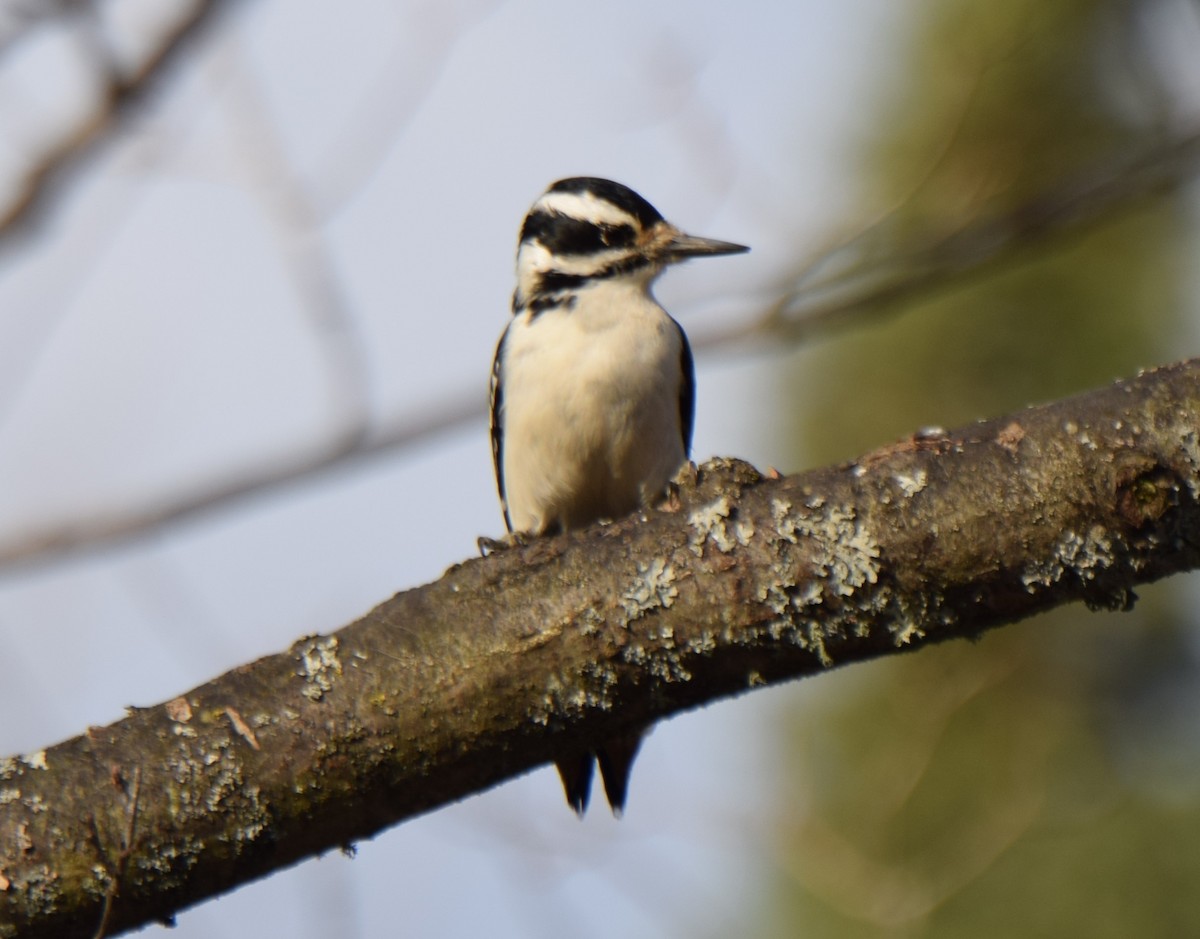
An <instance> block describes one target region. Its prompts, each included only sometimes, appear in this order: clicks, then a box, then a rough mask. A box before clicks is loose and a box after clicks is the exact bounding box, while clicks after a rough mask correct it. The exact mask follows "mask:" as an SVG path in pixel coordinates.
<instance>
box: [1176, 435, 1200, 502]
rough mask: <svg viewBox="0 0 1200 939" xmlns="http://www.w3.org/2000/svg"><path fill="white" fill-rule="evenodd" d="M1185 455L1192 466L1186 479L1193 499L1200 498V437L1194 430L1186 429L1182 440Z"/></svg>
mask: <svg viewBox="0 0 1200 939" xmlns="http://www.w3.org/2000/svg"><path fill="white" fill-rule="evenodd" d="M1180 445H1181V446H1182V448H1183V455H1184V457H1185V458H1186V459H1187V461H1188V463H1190V464H1191V466H1192V471H1191V472H1190V473H1189V474H1188V476H1187V479H1186V480H1185V482H1186V484H1187V487H1188V492H1190V493H1191V495H1192V498H1193V499H1200V437H1198V436H1197V434H1196V432H1195V431H1194V430H1189V431H1186V432H1185V433H1184V435H1183V438H1182V439H1181V440H1180Z"/></svg>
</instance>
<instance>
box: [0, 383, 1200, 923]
mask: <svg viewBox="0 0 1200 939" xmlns="http://www.w3.org/2000/svg"><path fill="white" fill-rule="evenodd" d="M1198 413H1200V360H1193V361H1190V362H1185V363H1182V364H1179V365H1175V366H1169V367H1165V368H1162V369H1159V370H1157V371H1154V372H1151V373H1148V374H1145V375H1142V376H1139V377H1137V378H1134V379H1131V380H1129V381H1125V382H1121V383H1118V384H1116V385H1114V386H1112V387H1110V388H1106V389H1103V390H1099V391H1095V392H1092V393H1090V394H1087V395H1081V396H1079V397H1076V398H1073V399H1069V400H1067V401H1063V402H1060V403H1057V404H1053V405H1048V406H1045V407H1040V408H1033V409H1029V410H1026V411H1023V412H1020V413H1017V414H1014V415H1012V416H1009V417H1005V418H1001V419H998V420H993V421H989V422H985V423H979V424H975V425H972V426H969V427H966V428H964V429H961V430H959V431H957V432H955V433H949V434H932V435H931V434H926V435H923V436H918V437H914V438H911V439H908V440H904V441H901V442H899V443H897V444H895V445H892V446H889V447H886V448H884V449H881V450H878V451H876V452H874V453H870V454H867V455H866V456H864V457H863V458H861V459H860V460H858V461H856V462H854V463H851V464H846V465H842V466H835V467H829V468H826V469H820V470H814V471H812V472H808V473H804V474H801V475H798V476H792V477H785V478H763V477H761V476H760V475H759V474H758V473H757V472H755V471H754V469H753V468H752V467H750V466H748V465H747V464H744V463H740V462H736V461H726V460H715V461H712V462H710V463H708V464H705V465H704V466H702V467H700V468H699V469H698V470H696V471H694V472H691V473H689V474H687V476H688V478H685V479H683V480H682V482H681V486H680V499H679V500H678V501H679V504H678V505H676V506H674V507H673V509H674V510H673V511H667V510H664V511H654V512H649V513H647V514H646V517H645V518H643V519H639V518H629V519H625V520H623V521H620V522H617V523H615V524H613V525H609V526H605V527H595V528H592V529H589V530H587V531H585V532H581V533H574V534H568V535H565V536H562V537H558V538H553V539H540V540H537V541H535V542H533V543H532V544H530V545H528V546H526V547H521V548H513V549H510V550H505V551H502V552H500V553H499V554H498V555H495V556H492V557H488V558H482V559H476V560H471V561H468V562H466V563H464V564H461V565H458V566H456V567H454V568H452V569H451V570H449V571H447V572H446V574H445V575H444V576H443V577H442V578H441V579H440V580H439V581H437V582H436V583H432V584H428V585H426V586H424V587H419V588H416V589H413V590H409V591H406V592H405V593H401V594H398V595H397V596H395V597H393V598H392V599H391V600H388V601H386V602H385V603H383V604H381V605H380V606H378V607H377V608H376V609H374V610H373V611H371V612H370V613H368V614H367V615H366V616H364V617H363V618H362V619H360V620H359V621H357V622H355V623H353V624H351V625H349V626H347V627H345V628H344V629H342V630H339V631H338V632H336V633H334V634H332V635H329V636H312V637H308V638H305V639H302V640H300V641H299V642H297V643H296V644H295V645H294V646H292V648H291V649H289V650H288V651H287V652H284V653H281V654H279V655H275V656H270V657H267V658H264V659H260V660H259V661H257V662H254V663H252V664H249V665H246V666H243V667H241V668H238V669H235V670H234V671H232V672H229V673H228V674H226V675H223V676H221V677H220V678H218V679H216V680H214V681H212V682H210V683H208V684H206V685H203V686H201V687H199V688H196V689H194V690H193V691H190V692H188V693H187V694H185V695H182V696H180V697H179V698H176V699H175V700H173V701H170V702H168V703H167V704H165V705H161V706H158V707H152V708H146V709H137V710H134V711H133V712H132V713H130V715H129V716H128V717H126V718H125V719H124V720H122V721H120V722H118V723H116V724H113V725H111V726H109V727H104V728H92V729H89V730H88V732H87V733H85V734H83V735H82V736H79V737H76V738H74V739H72V740H69V741H67V742H65V743H62V744H59V745H58V746H55V747H51V748H49V749H47V750H44V751H40V752H38V753H35V754H31V755H25V756H22V757H15V758H11V759H8V760H0V936H3V937H10V936H55V937H74V936H89V935H92V934H93V933H94V932H95V931H96V928H97V924H99V923H100V922H101V920H102V917H103V918H104V920H105V921H106V923H107V925H108V926H109V927H110V928H111V929H114V930H120V929H129V928H133V927H135V926H138V925H141V924H144V923H146V922H149V921H151V920H153V919H162V918H169V917H170V916H171V915H172V914H174V913H175V912H176V911H177V910H179V909H182V908H183V907H185V906H188V905H190V904H193V903H196V902H198V901H200V900H202V899H204V898H206V897H209V896H212V895H214V894H216V893H220V892H222V891H224V890H228V889H230V888H231V887H233V886H235V885H238V884H240V883H244V882H246V881H248V880H250V879H253V878H255V877H260V876H263V875H265V874H267V873H269V872H271V871H273V870H276V869H278V868H280V867H284V866H286V865H289V864H292V863H295V862H296V861H299V860H301V859H302V858H305V857H307V856H309V855H312V854H315V853H317V852H320V851H324V850H328V849H329V848H331V847H335V846H338V845H345V844H348V843H350V842H352V841H353V840H355V839H358V838H363V837H367V836H370V835H372V834H374V833H376V832H378V831H380V830H381V829H383V828H385V827H387V826H389V825H393V824H395V823H396V822H398V821H401V820H403V819H406V818H409V817H411V816H413V815H416V814H419V813H422V812H426V811H429V810H431V809H434V808H436V807H438V806H441V805H444V804H446V803H448V802H452V801H454V800H457V799H461V798H463V797H464V796H467V795H469V794H472V793H475V792H480V791H482V790H484V789H486V788H488V787H490V786H493V785H496V784H498V783H500V782H503V781H504V780H506V779H509V778H511V777H513V776H515V775H517V774H520V773H523V772H526V771H528V770H530V769H532V768H533V767H535V766H538V765H540V764H542V763H546V762H547V761H549V760H551V759H552V758H554V757H555V756H556V755H561V754H563V753H564V752H566V751H570V750H571V749H572V748H579V747H582V746H584V745H585V742H586V741H590V740H596V739H603V738H607V737H611V736H613V735H615V734H617V733H619V732H621V731H626V730H629V729H630V728H637V727H642V726H645V725H647V724H650V723H653V722H654V721H657V720H661V719H663V718H665V717H668V716H670V715H672V714H674V713H677V712H678V711H681V710H684V709H687V708H692V707H695V706H697V705H699V704H703V703H706V702H709V701H713V700H715V699H717V698H720V697H723V696H728V695H733V694H738V693H740V692H742V691H745V690H746V689H748V688H753V687H756V686H759V685H765V684H771V683H774V682H780V681H785V680H788V679H792V678H796V677H799V676H803V675H809V674H813V673H816V672H820V671H823V670H825V669H828V668H831V667H833V666H835V665H841V664H845V663H849V662H854V661H859V660H863V659H869V658H873V657H876V656H881V655H888V654H894V653H897V652H901V651H907V650H911V649H915V648H918V647H920V646H922V645H924V644H926V643H932V642H940V641H943V640H946V639H950V638H954V637H960V636H976V635H978V634H979V633H981V632H982V631H984V630H986V629H988V628H991V627H994V626H998V625H1000V624H1003V623H1007V622H1012V621H1014V620H1018V619H1021V618H1024V617H1027V616H1030V615H1032V614H1034V613H1037V612H1040V611H1043V610H1047V609H1050V608H1051V607H1054V606H1058V605H1060V604H1063V603H1067V602H1071V601H1075V600H1083V601H1084V602H1086V603H1088V604H1089V605H1090V606H1093V607H1100V608H1109V609H1114V608H1115V609H1120V608H1127V607H1128V606H1129V605H1130V604H1131V603H1132V601H1133V598H1134V595H1133V587H1134V586H1135V585H1136V584H1138V583H1144V582H1147V581H1150V580H1154V579H1157V578H1160V577H1163V576H1165V575H1167V574H1171V573H1175V572H1178V571H1183V570H1188V569H1191V568H1194V567H1196V566H1198V565H1200V543H1198V542H1197V540H1196V535H1195V533H1196V532H1198V531H1200V440H1198V431H1197V426H1196V418H1195V415H1196V414H1198ZM548 810H549V809H548Z"/></svg>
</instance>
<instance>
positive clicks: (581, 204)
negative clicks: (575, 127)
mask: <svg viewBox="0 0 1200 939" xmlns="http://www.w3.org/2000/svg"><path fill="white" fill-rule="evenodd" d="M747 250H749V249H748V248H746V247H745V246H744V245H738V244H732V243H731V242H728V241H717V240H715V239H712V238H697V237H695V236H694V235H687V234H685V233H684V232H682V231H680V230H679V229H678V228H676V227H675V226H674V225H672V224H671V223H670V222H668V221H667V220H666V219H664V218H663V217H662V215H661V214H660V213H659V211H658V210H657V209H656V208H654V206H652V205H651V204H650V203H649V202H647V201H646V200H645V199H643V198H642V197H641V196H640V195H638V194H637V193H636V192H634V191H633V190H632V189H630V188H629V187H628V186H622V185H621V184H620V183H614V182H612V181H611V180H608V179H598V178H596V177H592V176H574V177H571V178H570V179H560V180H559V181H558V182H556V183H554V185H552V186H551V187H550V188H549V189H547V190H546V192H545V193H544V194H543V195H542V197H541V198H540V199H538V200H537V202H535V203H534V204H533V206H532V208H530V210H529V214H528V215H526V216H525V223H524V224H523V225H522V226H521V240H520V244H519V246H518V248H517V292H516V295H515V297H514V299H513V307H514V309H520V308H521V307H523V306H525V305H527V304H530V303H536V302H539V301H540V302H543V303H545V304H546V305H553V304H554V303H555V302H556V301H561V300H562V299H563V298H566V297H569V296H570V295H572V294H574V293H575V292H576V291H578V290H581V289H583V288H585V287H587V286H591V285H594V284H597V283H601V282H604V281H612V280H613V279H615V278H627V279H631V280H634V281H637V282H639V283H642V284H644V285H645V286H647V287H648V286H649V285H650V283H651V282H652V281H653V280H654V278H655V277H657V276H658V275H659V274H660V273H661V272H662V270H663V268H664V267H666V266H667V265H668V264H674V263H676V262H678V261H685V260H687V259H688V258H692V257H702V256H706V255H719V254H737V253H739V252H742V251H747Z"/></svg>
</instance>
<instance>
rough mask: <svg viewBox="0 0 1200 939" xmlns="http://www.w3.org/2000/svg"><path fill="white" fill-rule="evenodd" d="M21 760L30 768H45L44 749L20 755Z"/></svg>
mask: <svg viewBox="0 0 1200 939" xmlns="http://www.w3.org/2000/svg"><path fill="white" fill-rule="evenodd" d="M21 762H22V763H24V764H25V765H26V766H28V767H29V768H30V769H46V751H45V750H38V751H37V752H36V753H27V754H25V756H23V757H21Z"/></svg>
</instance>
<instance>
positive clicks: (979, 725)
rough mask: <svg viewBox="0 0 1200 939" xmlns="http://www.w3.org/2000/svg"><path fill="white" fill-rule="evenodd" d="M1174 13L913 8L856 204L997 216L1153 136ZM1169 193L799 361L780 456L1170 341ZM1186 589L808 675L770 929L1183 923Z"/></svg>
mask: <svg viewBox="0 0 1200 939" xmlns="http://www.w3.org/2000/svg"><path fill="white" fill-rule="evenodd" d="M1165 2H1166V0H1154V2H1130V0H1058V2H1056V3H1053V4H1046V3H1039V2H1036V0H1009V2H1006V3H1003V4H1000V3H987V2H983V0H927V2H926V3H924V4H923V5H920V6H919V7H918V9H919V11H920V12H919V16H920V20H919V21H914V23H913V24H912V27H913V28H912V34H911V36H910V38H909V41H910V43H911V46H910V50H909V53H908V55H907V58H906V61H905V62H904V66H903V69H904V71H903V74H902V75H900V76H890V78H891V81H890V83H889V85H888V88H887V90H886V91H885V92H884V93H883V95H882V100H880V101H877V102H874V103H872V104H866V103H864V109H865V110H866V111H869V113H870V125H871V128H872V129H871V132H870V134H869V137H870V139H869V141H867V143H866V144H865V146H864V148H863V149H864V153H865V156H864V157H863V179H864V190H865V193H866V198H867V202H868V214H869V213H870V212H876V213H878V212H879V211H880V210H881V209H882V208H885V207H889V206H893V205H894V206H898V208H897V209H896V211H895V213H894V214H893V215H892V216H891V217H890V220H889V223H888V226H887V239H888V242H889V243H890V244H892V245H899V244H902V243H904V242H905V240H906V239H911V238H914V237H916V238H919V237H922V236H925V235H935V234H937V233H940V232H945V231H950V230H953V229H954V228H956V227H957V226H959V225H961V224H962V223H964V222H966V221H967V220H969V219H971V218H974V217H978V216H980V215H986V214H989V213H994V212H998V211H1004V210H1008V209H1011V208H1013V207H1014V206H1017V205H1020V204H1021V203H1022V202H1023V201H1025V200H1027V199H1029V198H1031V197H1034V196H1036V195H1038V194H1040V193H1045V192H1052V191H1054V188H1055V187H1056V186H1059V185H1063V184H1065V183H1066V182H1067V181H1070V180H1072V179H1074V178H1076V176H1077V174H1079V173H1081V172H1084V171H1086V170H1087V169H1088V168H1089V167H1092V166H1094V165H1096V164H1097V162H1098V161H1101V160H1103V159H1105V158H1106V157H1107V156H1110V155H1111V156H1118V155H1122V154H1127V153H1131V152H1135V151H1136V150H1137V149H1138V148H1139V147H1145V146H1148V145H1149V144H1150V143H1152V142H1153V141H1154V140H1155V139H1157V136H1158V135H1160V134H1161V133H1162V129H1163V114H1164V113H1166V112H1167V111H1169V106H1168V103H1167V102H1165V101H1164V95H1165V92H1163V91H1162V89H1160V88H1159V87H1158V85H1157V84H1156V80H1155V76H1156V75H1157V74H1159V71H1158V65H1159V63H1156V62H1154V61H1153V58H1152V56H1153V53H1152V51H1151V45H1150V44H1149V43H1147V41H1146V38H1147V33H1146V31H1145V29H1143V28H1142V27H1143V26H1144V25H1145V24H1146V23H1147V22H1149V18H1150V17H1151V16H1152V15H1153V14H1154V13H1155V10H1156V8H1158V7H1161V6H1162V4H1163V3H1165ZM1197 41H1200V28H1198V29H1197ZM1175 199H1176V197H1172V196H1170V195H1169V194H1156V195H1152V196H1149V197H1147V198H1146V199H1145V200H1144V201H1142V202H1141V203H1139V204H1137V205H1136V206H1133V207H1132V208H1127V209H1126V210H1124V211H1122V212H1121V213H1119V214H1117V215H1114V217H1112V218H1111V219H1109V220H1106V222H1105V223H1104V224H1103V225H1101V226H1099V227H1097V228H1096V229H1094V230H1092V231H1090V232H1089V233H1087V234H1086V235H1084V236H1082V237H1078V238H1073V239H1064V240H1059V241H1054V242H1049V243H1043V244H1039V245H1037V246H1035V247H1031V248H1030V249H1029V250H1028V251H1027V252H1023V253H1021V255H1020V256H1019V257H1018V258H1017V259H1016V260H1015V261H1014V262H1012V263H1009V264H1007V265H1006V266H1005V267H1004V268H1003V269H1002V270H997V271H993V272H991V273H989V274H988V275H986V276H984V277H981V278H979V279H976V280H974V281H972V282H971V283H969V284H967V285H960V286H956V287H954V288H952V289H950V290H948V291H947V292H944V293H940V294H935V295H932V296H925V297H923V298H921V299H919V300H917V301H915V302H911V303H908V304H907V305H906V306H905V308H904V309H903V310H895V311H893V312H894V313H897V314H902V315H894V316H890V317H887V318H885V319H882V320H880V319H878V318H873V319H871V320H870V322H869V324H866V325H864V328H863V329H861V330H859V331H857V332H855V333H850V334H845V335H843V336H840V337H839V338H838V339H837V340H836V341H835V342H824V343H821V344H819V345H815V346H811V347H809V348H807V349H805V350H803V351H802V352H800V353H798V354H797V356H796V367H795V369H794V370H793V376H792V378H791V379H790V382H791V387H790V388H789V399H791V400H800V401H804V402H805V407H804V408H803V409H802V410H800V411H799V413H798V416H797V418H796V419H797V422H798V423H797V424H796V426H795V427H794V432H795V434H796V437H797V440H798V445H799V452H800V453H802V454H803V457H802V458H801V459H797V460H796V461H794V465H800V464H803V465H818V464H822V463H825V462H829V461H832V460H838V459H847V458H851V457H853V456H855V455H856V454H858V453H861V452H865V451H867V450H870V449H872V448H874V447H877V446H880V445H882V444H885V443H887V442H888V441H891V440H894V439H896V438H899V437H902V436H905V435H907V434H908V433H911V432H912V431H913V430H915V429H916V428H918V427H921V426H928V425H943V426H946V427H952V426H955V425H957V424H961V423H964V422H967V421H970V420H973V419H975V418H979V417H986V416H992V415H996V414H1001V413H1004V412H1006V411H1009V410H1012V409H1015V408H1019V407H1021V406H1023V405H1026V404H1031V403H1035V402H1038V401H1044V400H1050V399H1054V398H1058V397H1062V396H1065V395H1069V394H1072V393H1075V392H1079V391H1084V390H1087V389H1088V388H1091V387H1095V386H1097V385H1101V384H1103V383H1105V382H1107V381H1108V380H1110V379H1112V378H1115V377H1118V376H1122V375H1129V374H1133V373H1135V372H1136V371H1137V369H1138V368H1140V367H1143V366H1147V365H1152V364H1156V363H1158V362H1163V361H1169V360H1171V359H1174V358H1180V357H1182V356H1183V355H1184V354H1186V353H1185V352H1184V351H1183V350H1180V349H1179V348H1177V346H1178V340H1177V338H1176V337H1177V335H1178V329H1179V325H1178V324H1179V320H1180V311H1181V309H1182V308H1183V307H1184V304H1185V303H1186V302H1187V299H1188V298H1187V297H1186V296H1185V293H1184V292H1185V289H1186V284H1185V282H1184V278H1183V276H1182V275H1183V273H1184V271H1185V269H1186V268H1185V261H1186V258H1187V256H1188V254H1189V253H1190V252H1194V251H1195V240H1194V234H1195V233H1194V232H1193V231H1191V230H1190V229H1189V228H1188V219H1187V214H1186V213H1185V212H1184V211H1183V209H1182V207H1181V206H1180V204H1179V203H1178V202H1177V201H1175ZM887 247H888V244H886V243H885V244H884V245H883V248H884V249H885V250H886V248H887ZM1187 589H1191V590H1193V591H1194V589H1195V587H1194V586H1193V585H1190V584H1189V583H1187V582H1186V581H1185V580H1184V579H1177V580H1176V581H1174V582H1172V583H1171V584H1168V585H1163V586H1159V587H1156V588H1152V589H1150V590H1145V591H1142V593H1143V599H1142V601H1141V602H1140V603H1139V604H1138V606H1137V608H1136V609H1135V611H1134V612H1133V613H1130V614H1098V613H1091V612H1088V611H1086V610H1084V609H1083V608H1078V609H1076V608H1071V609H1067V610H1064V611H1060V612H1059V613H1058V614H1056V615H1054V616H1049V617H1043V618H1040V619H1038V620H1036V621H1032V622H1028V623H1022V624H1018V625H1016V626H1013V627H1008V628H1006V629H1003V630H999V631H997V632H994V633H992V634H990V635H989V636H987V637H985V638H984V639H983V640H982V641H981V642H979V643H976V644H967V643H954V644H951V645H947V646H942V647H939V648H935V649H930V650H925V651H922V652H920V653H919V654H916V655H913V656H904V657H901V658H893V659H890V660H886V661H882V662H876V663H871V664H869V665H866V666H858V667H856V668H854V669H850V670H848V671H846V672H838V673H836V674H835V675H833V676H830V677H828V678H825V679H818V680H817V681H818V682H819V684H820V686H821V687H820V692H819V693H818V694H815V695H814V694H812V693H811V692H810V693H809V694H806V695H803V696H802V697H803V699H804V704H803V705H802V706H801V707H798V708H796V711H795V712H794V713H790V714H788V715H787V716H785V717H783V718H782V719H781V720H782V723H783V727H781V730H782V731H783V733H782V735H781V739H783V740H785V741H786V746H788V747H789V748H790V749H789V751H788V756H787V757H786V759H785V762H786V765H787V771H786V772H785V773H784V774H783V778H782V779H781V788H780V791H779V793H778V804H777V805H776V806H775V812H776V813H778V816H777V818H773V819H772V832H773V834H772V839H773V851H774V854H773V860H774V861H775V863H776V866H775V880H774V884H773V890H772V894H771V895H772V897H773V899H774V901H775V902H774V903H773V904H772V905H769V906H768V908H767V909H765V910H764V911H763V919H762V921H761V923H760V932H761V934H764V935H772V936H773V935H804V936H810V937H825V936H837V937H843V936H844V937H864V939H868V937H878V936H938V937H940V936H945V937H961V936H971V937H992V936H995V937H1002V936H1003V937H1012V936H1022V937H1025V936H1046V937H1050V936H1054V937H1060V936H1068V935H1082V936H1089V937H1098V936H1099V937H1105V936H1113V937H1116V936H1177V935H1178V936H1182V935H1200V902H1198V901H1197V900H1196V899H1195V897H1194V896H1193V888H1192V885H1193V884H1195V883H1196V882H1200V851H1197V850H1196V847H1195V846H1196V844H1197V836H1198V835H1200V733H1197V732H1196V729H1195V721H1194V715H1196V714H1198V713H1200V708H1198V707H1197V704H1198V703H1200V690H1198V688H1197V677H1198V675H1200V671H1198V669H1197V667H1196V661H1195V659H1196V653H1195V648H1196V646H1195V643H1194V639H1193V637H1192V636H1191V631H1192V626H1191V624H1190V623H1189V622H1187V620H1186V614H1185V609H1186V604H1185V603H1183V602H1182V601H1181V595H1182V593H1183V592H1184V591H1185V590H1187Z"/></svg>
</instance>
